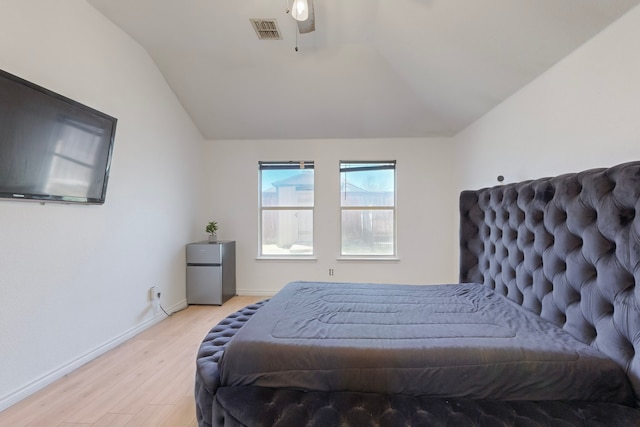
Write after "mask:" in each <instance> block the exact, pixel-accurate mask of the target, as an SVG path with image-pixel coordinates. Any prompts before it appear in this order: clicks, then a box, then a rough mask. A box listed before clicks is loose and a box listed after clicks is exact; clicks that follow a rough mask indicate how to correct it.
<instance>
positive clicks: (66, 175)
mask: <svg viewBox="0 0 640 427" xmlns="http://www.w3.org/2000/svg"><path fill="white" fill-rule="evenodd" d="M116 123H117V119H115V118H114V117H111V116H108V115H106V114H104V113H101V112H100V111H97V110H94V109H93V108H90V107H87V106H86V105H82V104H80V103H78V102H76V101H73V100H71V99H69V98H66V97H64V96H62V95H59V94H57V93H54V92H51V91H50V90H47V89H45V88H42V87H40V86H38V85H35V84H33V83H30V82H28V81H26V80H23V79H21V78H19V77H16V76H14V75H12V74H9V73H7V72H5V71H2V70H0V197H2V198H10V199H14V200H16V199H18V200H24V199H34V200H39V201H43V202H46V201H51V202H64V203H92V204H102V203H104V200H105V195H106V191H107V181H108V179H109V167H110V163H111V153H112V151H113V142H114V137H115V131H116Z"/></svg>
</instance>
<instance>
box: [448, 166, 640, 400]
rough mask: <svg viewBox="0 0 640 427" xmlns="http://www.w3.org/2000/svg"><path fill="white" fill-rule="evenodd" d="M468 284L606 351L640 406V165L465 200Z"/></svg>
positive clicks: (466, 194) (463, 252)
mask: <svg viewBox="0 0 640 427" xmlns="http://www.w3.org/2000/svg"><path fill="white" fill-rule="evenodd" d="M636 213H637V214H638V215H636ZM460 282H474V283H482V284H484V285H485V286H488V287H490V288H493V289H495V290H496V291H497V292H499V293H501V294H503V295H505V296H507V297H508V298H509V299H511V300H513V301H515V302H516V303H518V304H520V305H522V306H524V307H525V308H527V309H529V310H531V311H533V312H535V313H537V314H539V315H540V316H541V317H543V318H544V319H547V320H549V321H551V322H553V323H555V324H556V325H558V326H561V327H562V328H563V329H564V330H566V331H567V332H569V333H571V334H572V335H574V336H575V337H576V338H578V339H580V340H581V341H583V342H585V343H588V344H590V345H593V346H594V347H596V348H598V349H599V350H600V351H602V352H603V353H605V354H606V355H608V356H609V357H610V358H612V359H613V360H615V361H616V362H617V363H618V364H619V365H620V366H622V368H623V369H624V370H625V372H626V373H627V375H628V376H629V379H630V381H631V383H632V385H633V387H634V390H635V392H636V396H639V397H640V162H632V163H625V164H622V165H618V166H615V167H612V168H609V169H592V170H587V171H584V172H580V173H573V174H566V175H561V176H558V177H555V178H542V179H537V180H534V181H525V182H520V183H516V184H507V185H502V186H496V187H492V188H485V189H481V190H477V191H463V192H462V193H461V194H460ZM636 284H638V286H636Z"/></svg>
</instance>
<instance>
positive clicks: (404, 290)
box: [220, 282, 633, 403]
mask: <svg viewBox="0 0 640 427" xmlns="http://www.w3.org/2000/svg"><path fill="white" fill-rule="evenodd" d="M220 372H221V385H222V386H231V385H255V386H262V387H272V388H291V389H300V390H319V391H327V390H344V391H361V392H377V393H401V394H410V395H428V396H439V397H468V398H473V399H495V400H556V399H562V400H598V401H613V402H621V403H628V402H630V401H633V392H632V391H631V387H630V384H629V383H628V380H627V378H626V376H625V375H624V373H623V372H622V370H621V369H620V368H619V367H618V366H617V365H616V364H615V363H614V362H613V361H611V360H610V359H609V358H607V357H606V356H604V355H603V354H601V353H600V352H599V351H598V350H597V349H595V348H593V347H591V346H588V345H586V344H583V343H581V342H580V341H578V340H577V339H575V338H574V337H572V336H571V335H569V334H568V333H567V332H565V331H563V330H562V329H560V328H558V327H556V326H554V325H553V324H551V323H549V322H547V321H545V320H543V319H541V318H540V317H539V316H536V315H535V314H533V313H530V312H528V311H526V310H525V309H523V308H522V307H520V306H518V305H516V304H514V303H512V302H511V301H509V300H508V299H506V298H504V297H503V296H501V295H499V294H497V293H494V292H493V291H492V290H490V289H488V288H486V287H484V286H482V285H477V284H457V285H438V286H411V285H370V284H353V283H309V282H294V283H290V284H289V285H287V286H286V287H285V288H284V289H283V290H282V291H281V292H279V293H278V294H277V295H276V296H274V297H273V298H272V299H271V300H270V301H269V302H268V303H267V304H266V305H265V306H264V307H262V308H261V309H260V310H259V311H258V312H257V313H256V314H255V315H254V316H253V317H252V318H251V319H250V320H249V321H248V322H247V324H246V325H245V326H244V327H243V328H242V329H241V330H240V331H238V333H237V334H236V335H235V337H234V339H233V340H231V342H230V343H229V344H228V346H227V348H226V350H225V353H224V355H223V357H222V359H221V361H220Z"/></svg>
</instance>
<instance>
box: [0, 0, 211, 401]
mask: <svg viewBox="0 0 640 427" xmlns="http://www.w3.org/2000/svg"><path fill="white" fill-rule="evenodd" d="M0 68H2V69H4V70H6V71H8V72H10V73H13V74H16V75H18V76H20V77H23V78H25V79H27V80H30V81H32V82H34V83H37V84H39V85H41V86H44V87H46V88H48V89H51V90H53V91H56V92H58V93H61V94H63V95H65V96H68V97H70V98H73V99H75V100H77V101H79V102H82V103H84V104H87V105H89V106H91V107H93V108H96V109H98V110H101V111H104V112H105V113H107V114H110V115H113V116H115V117H117V118H118V120H119V121H118V128H117V133H116V140H115V148H114V157H113V162H112V168H111V177H110V181H109V188H108V190H107V200H106V203H105V204H104V205H103V206H84V205H80V206H78V205H60V204H46V205H44V206H42V205H40V204H38V203H26V202H22V203H21V202H13V201H0V334H1V337H0V342H1V343H2V344H1V346H2V350H1V351H0V367H1V368H0V409H2V408H4V407H6V406H8V405H10V404H11V403H13V402H15V401H17V400H19V399H20V398H22V397H24V396H25V395H27V394H29V393H31V392H33V391H34V390H36V389H37V388H39V387H41V386H43V385H45V384H46V383H47V382H50V381H51V380H53V379H55V378H57V377H59V376H61V375H63V374H64V373H66V372H68V371H69V370H71V369H73V368H75V367H77V366H79V365H80V364H82V363H84V362H86V361H87V360H88V359H89V358H91V357H94V356H96V355H97V354H99V353H101V352H103V351H105V350H106V349H108V348H109V347H111V346H113V345H115V344H117V343H118V342H120V341H122V340H123V339H124V338H127V337H128V336H130V335H131V334H133V333H136V332H138V331H139V330H141V329H142V328H144V327H146V326H149V325H150V324H151V323H153V322H155V321H157V320H159V319H161V318H162V317H161V315H160V314H161V313H160V312H159V310H158V309H157V308H156V307H154V306H153V305H152V304H151V303H150V302H149V301H148V300H147V291H148V289H149V287H150V286H151V285H157V286H159V287H160V290H161V291H162V294H163V297H162V300H163V305H164V306H165V307H180V306H183V305H184V304H185V283H184V244H185V243H186V242H188V241H190V240H193V239H194V238H195V237H196V236H197V231H196V230H197V228H199V227H198V225H199V224H198V221H197V219H196V213H197V211H198V210H199V203H200V200H199V195H200V194H202V192H201V188H198V186H197V185H194V184H195V183H198V182H201V175H200V174H201V173H202V168H201V161H200V159H201V157H202V156H201V154H202V138H201V136H200V134H199V132H198V131H197V130H196V129H195V127H194V126H193V124H192V122H191V120H190V119H189V118H188V116H187V115H186V113H185V111H184V110H183V108H182V107H181V105H180V103H179V102H178V101H177V99H176V97H175V96H174V94H173V92H172V91H171V90H170V89H169V87H168V86H167V84H166V83H165V81H164V79H163V78H162V76H161V75H160V73H159V71H158V70H157V68H156V67H155V65H154V64H153V62H152V61H151V59H150V58H149V57H148V55H147V54H146V52H145V51H144V50H142V48H140V46H139V45H137V44H136V43H134V42H133V41H132V40H131V39H130V38H129V37H128V36H127V35H126V34H124V33H123V32H122V31H120V30H119V29H118V28H117V27H115V26H114V25H113V24H111V23H110V22H109V21H107V20H106V19H105V18H104V17H103V16H102V15H100V14H99V13H98V12H97V11H96V10H95V9H93V8H92V7H91V6H89V5H87V3H85V1H83V0H66V1H62V2H60V1H55V2H54V1H50V0H3V2H2V11H1V12H0Z"/></svg>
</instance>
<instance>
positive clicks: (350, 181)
mask: <svg viewBox="0 0 640 427" xmlns="http://www.w3.org/2000/svg"><path fill="white" fill-rule="evenodd" d="M395 174H396V162H395V161H385V162H382V161H370V162H369V161H368V162H359V161H358V162H349V161H341V162H340V210H341V217H342V219H341V233H342V247H341V252H340V253H341V255H344V256H395V254H396V248H395V217H396V214H395V213H396V207H395V206H396V201H395V186H396V184H395V181H396V179H395Z"/></svg>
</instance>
